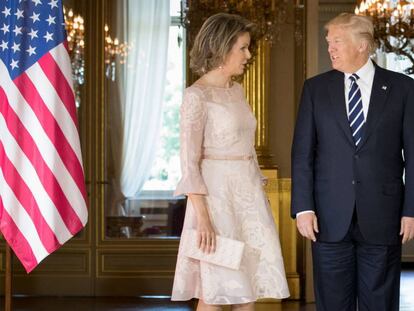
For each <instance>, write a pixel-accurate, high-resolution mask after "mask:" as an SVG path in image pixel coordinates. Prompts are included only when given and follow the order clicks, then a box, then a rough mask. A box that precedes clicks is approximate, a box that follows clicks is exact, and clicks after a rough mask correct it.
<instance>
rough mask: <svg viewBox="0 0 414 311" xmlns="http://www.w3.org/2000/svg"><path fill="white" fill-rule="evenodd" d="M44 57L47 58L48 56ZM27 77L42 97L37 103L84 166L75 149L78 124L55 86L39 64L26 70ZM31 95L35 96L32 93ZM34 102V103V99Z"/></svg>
mask: <svg viewBox="0 0 414 311" xmlns="http://www.w3.org/2000/svg"><path fill="white" fill-rule="evenodd" d="M44 57H46V55H45V56H44ZM42 59H43V58H42ZM42 59H40V60H42ZM40 60H39V61H40ZM26 75H27V77H28V78H29V79H30V82H31V84H32V85H33V87H34V89H33V91H35V92H36V94H35V96H40V99H41V102H37V103H38V104H39V103H42V104H43V105H44V107H45V111H49V114H50V117H51V118H53V119H54V120H55V122H56V123H57V125H58V127H59V128H60V129H61V132H62V134H63V136H64V137H65V142H66V143H67V144H68V145H69V146H70V148H71V149H72V150H73V152H74V153H75V155H76V157H77V159H78V161H79V163H80V164H81V165H82V154H81V152H80V148H79V147H78V148H74V146H76V144H75V142H76V141H77V140H79V136H78V132H77V131H78V129H77V128H76V123H74V122H71V121H72V116H71V115H70V114H69V112H68V111H67V110H66V108H65V105H64V104H63V103H62V102H61V100H60V98H59V95H58V93H57V92H56V90H55V88H54V86H53V85H52V84H51V82H50V81H49V79H48V77H47V76H46V75H45V73H44V72H43V70H42V68H41V67H40V66H39V64H34V65H33V66H32V67H30V69H28V70H26ZM17 79H19V78H17ZM17 79H16V80H17ZM16 80H15V81H16ZM31 95H34V94H33V93H32V94H31ZM32 101H34V100H33V98H32Z"/></svg>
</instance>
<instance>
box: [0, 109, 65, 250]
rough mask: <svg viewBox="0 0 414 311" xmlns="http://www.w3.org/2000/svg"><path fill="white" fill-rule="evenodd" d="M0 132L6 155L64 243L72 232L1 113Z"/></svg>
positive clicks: (47, 220)
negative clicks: (8, 128) (11, 133)
mask: <svg viewBox="0 0 414 311" xmlns="http://www.w3.org/2000/svg"><path fill="white" fill-rule="evenodd" d="M0 133H1V141H2V142H3V146H4V151H5V155H6V156H7V157H8V158H9V159H10V161H11V162H12V165H13V166H14V167H15V168H16V170H17V171H18V174H19V175H20V176H21V178H22V179H23V180H24V181H25V183H26V184H27V186H28V187H29V189H30V192H31V193H32V194H33V196H34V198H35V200H36V203H37V205H38V206H39V208H40V211H41V213H42V215H43V217H44V219H45V220H46V222H47V223H48V224H49V226H50V228H52V230H53V231H55V235H56V238H57V239H58V241H59V243H60V244H63V243H64V242H65V241H67V240H68V239H69V238H70V236H71V234H70V232H69V230H68V229H67V227H66V225H65V223H64V222H63V220H62V217H61V216H60V214H59V213H58V211H57V209H56V206H55V205H54V204H53V202H52V201H51V200H50V197H49V195H48V193H47V192H46V190H45V188H44V187H43V185H42V183H41V182H40V180H39V177H38V175H37V173H36V171H35V169H34V168H33V166H32V165H31V163H30V161H29V159H27V157H26V155H25V154H24V153H23V151H22V150H21V149H20V146H19V145H18V144H17V143H16V141H15V140H14V138H13V137H12V136H11V135H10V133H9V132H8V130H7V126H6V122H5V120H4V118H3V115H0Z"/></svg>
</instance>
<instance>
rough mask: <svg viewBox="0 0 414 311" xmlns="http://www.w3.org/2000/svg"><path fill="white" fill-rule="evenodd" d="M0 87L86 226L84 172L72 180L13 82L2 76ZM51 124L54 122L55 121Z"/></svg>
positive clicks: (0, 67)
mask: <svg viewBox="0 0 414 311" xmlns="http://www.w3.org/2000/svg"><path fill="white" fill-rule="evenodd" d="M2 66H4V65H3V63H2V62H1V61H0V71H1V70H2ZM0 86H3V90H4V91H5V93H6V97H7V98H14V99H15V100H14V101H12V102H9V105H10V106H11V107H12V109H13V110H14V111H15V112H16V114H18V115H19V119H20V121H21V122H22V124H23V126H24V127H25V128H26V129H27V131H28V132H29V133H30V135H31V137H32V138H33V139H34V141H35V143H36V145H37V147H38V149H39V150H40V151H41V153H42V156H43V158H44V160H45V162H46V163H48V166H49V168H50V169H51V170H52V171H53V172H54V174H55V176H56V178H57V180H58V181H59V184H60V186H61V188H62V190H63V192H64V193H65V195H66V198H67V199H68V200H69V202H70V204H71V205H72V208H73V209H74V211H75V213H76V214H77V215H78V218H79V220H80V221H81V223H82V224H83V225H84V224H85V223H86V221H87V212H88V211H87V208H86V201H85V195H84V193H83V192H82V191H81V190H80V189H79V187H78V183H83V182H84V181H83V174H82V171H79V169H78V171H77V172H75V173H77V174H78V175H79V176H78V179H79V180H78V183H76V181H75V180H73V178H72V176H73V175H74V174H70V171H68V169H67V166H66V165H65V164H64V163H63V162H62V159H61V157H60V155H59V154H58V153H57V150H56V148H55V145H53V144H52V142H51V141H50V139H49V137H50V135H49V137H48V136H47V135H46V133H45V132H44V129H43V128H42V125H41V124H40V123H39V120H38V118H37V117H36V115H35V114H34V112H33V110H32V109H31V108H30V106H29V105H28V104H27V103H26V102H25V99H24V98H23V97H22V95H21V94H20V92H19V90H18V89H17V87H16V85H15V84H14V83H13V81H11V80H10V78H8V77H7V76H5V75H4V76H3V75H0ZM46 122H47V121H46ZM50 122H53V120H52V121H50ZM50 132H51V133H53V128H51V129H50ZM63 153H64V152H63ZM75 163H78V162H77V161H76V159H74V160H73V163H69V164H72V166H73V165H74V164H75ZM81 185H82V184H81ZM81 189H84V187H82V188H81ZM70 222H71V223H74V220H70ZM69 228H70V231H71V232H72V231H73V230H74V228H73V226H72V225H70V226H69Z"/></svg>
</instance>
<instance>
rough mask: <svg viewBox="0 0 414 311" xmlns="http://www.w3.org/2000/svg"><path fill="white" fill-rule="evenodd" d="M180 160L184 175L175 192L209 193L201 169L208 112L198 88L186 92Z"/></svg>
mask: <svg viewBox="0 0 414 311" xmlns="http://www.w3.org/2000/svg"><path fill="white" fill-rule="evenodd" d="M180 117H181V119H180V162H181V173H182V177H181V180H180V181H179V183H178V185H177V188H176V190H175V192H174V195H175V196H178V195H182V194H189V193H194V194H204V195H206V194H208V192H207V187H206V185H205V183H204V180H203V177H202V176H201V171H200V161H201V156H202V149H203V139H204V128H205V124H206V120H207V112H206V109H205V105H204V102H203V101H202V100H201V98H200V94H198V93H197V92H196V90H191V89H187V90H186V91H185V92H184V98H183V103H182V105H181V108H180Z"/></svg>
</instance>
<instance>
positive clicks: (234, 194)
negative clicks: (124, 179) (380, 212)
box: [172, 83, 289, 304]
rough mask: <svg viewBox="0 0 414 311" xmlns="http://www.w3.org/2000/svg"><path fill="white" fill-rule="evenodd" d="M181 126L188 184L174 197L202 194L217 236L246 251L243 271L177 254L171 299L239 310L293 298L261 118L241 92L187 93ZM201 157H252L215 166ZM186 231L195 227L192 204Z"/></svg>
mask: <svg viewBox="0 0 414 311" xmlns="http://www.w3.org/2000/svg"><path fill="white" fill-rule="evenodd" d="M180 126H181V169H182V179H181V180H180V182H179V184H178V186H177V189H176V192H175V195H180V194H187V193H198V194H204V195H205V196H206V200H207V205H208V211H209V214H210V218H211V220H212V223H213V226H214V228H215V231H216V233H217V234H219V235H221V236H224V237H229V238H232V239H236V240H239V241H243V242H245V249H244V253H243V258H242V262H241V266H240V269H239V270H232V269H228V268H224V267H221V266H217V265H213V264H209V263H206V262H200V261H198V260H194V259H190V258H188V257H185V256H184V255H182V254H181V250H179V252H178V258H177V266H176V271H175V278H174V286H173V291H172V300H189V299H191V298H194V297H195V298H200V299H203V301H204V302H206V303H208V304H240V303H247V302H252V301H256V300H257V299H259V298H286V297H288V296H289V289H288V286H287V281H286V276H285V270H284V266H283V258H282V254H281V249H280V243H279V237H278V234H277V231H276V228H275V224H274V221H273V218H272V214H271V211H270V208H269V205H268V202H267V198H266V195H265V193H264V191H263V187H262V180H261V178H262V176H261V173H260V170H259V166H258V164H257V159H256V152H255V149H254V136H255V130H256V119H255V118H254V116H253V114H252V112H251V110H250V107H249V105H248V104H247V102H246V100H245V97H244V94H243V89H242V87H241V86H240V85H239V84H238V83H234V84H233V85H232V87H231V88H228V89H226V88H215V87H208V86H201V85H196V84H195V85H193V86H191V87H189V88H187V89H186V90H185V93H184V100H183V104H182V106H181V124H180ZM203 155H210V156H214V157H217V158H223V157H226V156H227V157H234V156H245V155H250V156H252V159H251V160H217V159H214V160H212V159H202V156H203ZM186 228H193V229H195V228H196V215H195V213H194V210H193V207H192V205H191V202H190V200H188V203H187V210H186V215H185V221H184V229H186Z"/></svg>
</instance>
